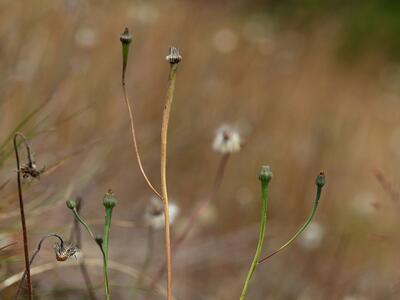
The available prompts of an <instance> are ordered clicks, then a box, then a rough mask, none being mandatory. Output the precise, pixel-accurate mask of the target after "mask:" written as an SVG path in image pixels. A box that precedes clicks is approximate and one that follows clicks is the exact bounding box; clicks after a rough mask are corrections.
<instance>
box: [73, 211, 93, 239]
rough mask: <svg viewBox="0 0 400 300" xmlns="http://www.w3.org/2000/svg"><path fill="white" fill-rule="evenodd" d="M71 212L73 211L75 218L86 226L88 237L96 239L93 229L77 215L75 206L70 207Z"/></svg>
mask: <svg viewBox="0 0 400 300" xmlns="http://www.w3.org/2000/svg"><path fill="white" fill-rule="evenodd" d="M72 212H73V213H74V216H75V218H76V219H77V220H78V221H79V223H81V224H82V225H83V227H85V228H86V230H87V232H88V233H89V235H90V237H91V238H92V239H93V240H96V238H95V236H94V233H93V231H92V230H91V229H90V227H89V225H88V224H87V223H86V222H85V220H83V219H82V217H81V216H80V215H79V212H78V211H77V210H76V208H74V209H72Z"/></svg>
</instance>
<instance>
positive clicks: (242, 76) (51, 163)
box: [0, 0, 400, 300]
mask: <svg viewBox="0 0 400 300" xmlns="http://www.w3.org/2000/svg"><path fill="white" fill-rule="evenodd" d="M125 26H128V27H129V29H130V31H131V33H132V35H133V42H132V44H131V53H130V56H129V63H128V70H127V88H128V94H129V97H130V101H131V103H132V105H133V107H134V110H135V118H136V129H137V133H138V143H139V147H140V152H141V155H142V160H143V164H144V167H145V169H146V171H147V173H148V175H149V177H150V179H151V180H152V182H153V183H154V185H155V186H156V187H157V188H159V186H160V185H159V183H160V180H159V177H160V176H159V152H160V127H161V116H162V109H163V105H164V97H165V91H166V84H167V77H168V72H169V65H168V63H167V62H166V61H165V56H166V55H167V54H168V47H169V46H171V45H174V46H176V47H179V48H180V49H181V54H182V57H183V60H182V62H181V64H180V65H179V68H178V78H177V87H176V95H175V100H174V104H173V109H172V114H171V121H170V128H169V145H168V186H169V193H170V197H171V198H172V199H173V201H174V202H175V204H176V205H177V207H178V208H179V214H178V215H177V216H176V218H175V220H174V223H173V225H172V231H173V235H174V236H175V237H176V236H179V234H180V233H181V232H182V231H183V230H184V228H185V226H186V224H187V222H188V221H189V219H190V216H191V214H192V213H193V211H194V210H195V209H196V207H197V206H198V205H199V204H200V203H204V199H207V197H208V196H207V195H209V193H210V191H211V190H212V186H213V180H214V177H215V176H216V175H215V174H216V172H217V170H218V165H219V163H220V161H221V157H222V155H221V154H220V153H218V152H216V151H214V150H213V147H212V144H213V140H214V137H215V134H216V130H217V129H218V128H219V127H220V126H222V125H224V124H228V125H230V126H232V127H233V128H234V129H235V130H237V131H238V132H239V134H240V135H241V138H242V140H243V141H244V144H243V147H242V149H241V151H239V152H237V153H234V154H232V155H230V157H229V160H228V161H227V164H226V167H225V173H224V176H223V178H221V179H222V183H221V186H220V188H219V189H218V191H217V192H216V194H215V197H213V199H212V200H211V202H210V204H209V205H208V206H207V207H206V208H205V209H204V210H203V211H202V213H201V214H200V215H199V218H198V220H197V222H195V225H193V228H192V230H191V231H190V235H189V236H188V238H187V239H186V240H185V241H184V242H183V243H182V244H181V246H180V247H179V251H176V253H175V255H174V263H173V270H174V295H175V296H176V298H177V299H190V300H197V299H198V300H203V299H221V300H224V299H229V300H230V299H238V298H239V295H240V291H241V289H242V285H243V282H244V279H245V276H246V274H247V271H248V268H249V265H250V262H251V260H252V258H253V255H254V252H255V248H256V244H257V239H258V230H259V228H258V227H259V219H260V206H261V200H260V191H259V190H260V187H259V181H258V180H257V176H258V172H259V170H260V166H261V165H262V164H268V165H270V166H271V168H272V170H273V173H274V178H273V180H272V182H271V184H270V198H269V207H268V224H267V233H266V241H265V245H264V250H263V251H264V254H265V255H266V254H268V253H271V252H272V251H273V250H275V249H276V248H277V247H279V246H280V245H281V244H282V243H283V242H285V241H286V240H287V239H288V238H289V237H291V235H293V233H294V232H295V231H296V230H297V229H298V228H299V226H301V224H302V223H303V222H304V220H305V219H306V217H307V215H308V214H309V211H310V209H311V206H312V203H313V199H314V193H315V177H316V175H317V174H318V172H319V171H320V170H324V171H325V172H326V176H327V185H326V186H325V188H324V191H323V194H322V199H321V202H320V206H319V209H318V212H317V215H316V217H315V219H314V221H313V223H312V225H311V227H310V228H309V229H308V231H307V232H306V233H305V234H304V235H303V236H302V237H301V238H300V239H298V241H296V242H295V243H294V245H293V246H292V247H290V248H289V249H286V250H285V251H284V252H282V253H280V254H279V255H277V256H274V257H273V258H271V260H269V261H268V262H267V263H265V264H262V265H259V267H258V268H257V270H256V272H255V274H254V277H253V280H252V282H251V284H250V290H249V294H248V299H260V300H264V299H277V300H280V299H288V300H289V299H299V300H311V299H316V300H318V299H324V300H325V299H344V300H367V299H368V300H369V299H399V297H400V272H399V266H400V257H399V251H398V250H399V247H400V238H399V235H398V230H397V229H398V228H399V225H400V221H399V218H398V210H399V204H400V202H399V201H400V200H399V194H398V191H400V190H399V188H398V184H397V182H398V180H399V179H400V171H399V168H398V166H400V123H399V119H400V64H399V62H400V60H399V59H400V55H399V54H400V39H399V34H400V2H395V1H390V0H384V1H382V0H371V1H341V0H329V1H326V0H325V1H322V0H321V1H319V0H299V1H293V0H280V1H275V0H270V1H244V0H242V1H240V0H236V1H175V0H172V1H144V0H143V1H78V0H42V1H28V2H27V1H22V0H1V1H0V112H1V113H0V126H1V130H0V166H1V172H0V199H1V200H0V247H2V246H5V245H8V244H9V243H13V242H17V243H16V244H14V245H12V246H10V247H8V248H6V249H4V250H2V251H0V298H1V299H12V297H13V295H14V294H15V288H16V284H15V282H16V281H15V277H12V276H13V275H14V274H16V273H18V272H21V270H23V269H24V262H23V248H22V247H23V245H22V237H21V229H20V226H21V225H20V222H19V214H18V202H17V193H16V192H17V189H16V172H15V170H16V165H15V159H14V153H13V149H12V136H13V133H14V132H15V131H17V130H18V131H21V132H23V133H24V134H25V135H26V136H27V137H28V138H29V140H30V143H31V146H32V148H33V151H34V153H35V158H36V163H37V165H38V167H39V168H41V167H43V166H45V167H46V172H45V173H44V174H42V176H41V178H40V180H32V181H30V182H25V185H24V195H25V206H26V214H27V223H28V231H29V247H30V249H31V252H32V250H33V249H35V247H36V245H37V243H38V241H39V240H40V238H41V237H42V236H43V235H45V234H47V233H49V232H58V233H59V234H61V235H62V236H64V237H65V239H67V240H68V239H69V236H70V232H71V227H72V224H73V216H72V214H71V212H70V211H69V210H68V209H67V208H66V206H65V201H66V200H68V199H75V198H76V197H78V196H79V197H82V209H81V214H82V216H83V217H85V218H86V219H87V220H89V221H90V223H91V224H92V227H93V229H94V231H96V232H98V233H101V232H102V223H103V218H104V208H103V205H102V198H103V195H104V193H105V192H106V191H107V190H108V189H109V188H112V189H113V190H114V192H115V194H116V196H117V197H118V199H119V202H118V205H117V206H116V208H115V210H114V215H113V225H112V230H111V241H110V243H111V246H110V247H111V250H110V259H111V260H112V261H113V262H115V264H114V265H113V267H112V270H111V291H112V296H113V297H112V298H113V299H165V297H164V296H163V295H162V292H163V291H162V289H164V287H165V279H164V277H162V278H161V279H160V280H159V281H158V286H159V289H160V291H159V293H154V292H153V291H149V289H148V282H147V281H148V280H144V283H143V284H141V285H138V282H140V281H141V280H140V278H139V279H138V277H140V275H139V276H138V274H141V270H142V271H143V270H144V269H145V274H146V276H149V277H150V278H154V277H156V274H157V273H158V270H159V269H160V267H162V265H163V264H164V237H163V229H162V228H158V229H157V228H153V229H149V224H150V223H149V222H148V220H147V219H146V212H148V205H149V203H151V202H150V199H151V198H152V194H151V192H150V190H149V189H148V188H147V186H146V185H145V182H144V180H143V178H142V177H141V174H140V172H139V168H138V164H137V161H136V159H135V156H134V152H133V147H132V143H131V136H130V129H129V119H128V113H127V111H126V106H125V103H124V101H123V98H122V89H121V45H120V42H119V35H120V33H121V32H122V31H123V28H124V27H125ZM23 151H24V150H23V148H22V147H21V153H22V154H21V155H23V159H25V154H24V152H23ZM146 220H147V222H146ZM152 242H153V243H152ZM52 243H53V242H52V241H49V242H47V243H46V244H45V245H44V246H43V250H42V251H41V253H40V255H39V258H38V259H37V260H36V261H35V263H34V266H36V267H37V269H36V270H38V271H39V272H38V274H36V275H33V276H32V280H33V285H34V290H35V295H36V299H90V298H88V296H87V290H86V287H85V284H84V281H83V277H82V275H81V272H80V269H79V267H78V266H77V262H76V260H75V259H74V258H71V259H70V262H66V263H55V259H54V252H53V249H52ZM80 257H81V258H79V259H82V257H84V258H85V260H87V262H88V265H87V269H88V272H89V274H90V278H91V280H92V282H93V285H94V289H95V292H96V295H97V297H98V299H102V298H103V290H102V269H101V264H100V265H99V264H98V263H97V264H96V263H95V262H96V260H94V259H97V260H98V259H100V258H101V255H100V253H99V251H98V248H97V246H96V245H95V244H94V242H93V241H92V240H90V237H89V236H88V234H87V233H86V232H84V231H83V232H82V245H81V251H80ZM90 259H92V260H90ZM90 261H92V262H93V263H92V264H89V262H90ZM145 261H147V262H148V263H146V267H144V264H145ZM46 266H47V268H46ZM142 273H143V272H142ZM143 274H144V273H143ZM143 276H144V275H143ZM10 278H11V279H12V278H14V281H12V280H11V279H10ZM17 280H18V277H17Z"/></svg>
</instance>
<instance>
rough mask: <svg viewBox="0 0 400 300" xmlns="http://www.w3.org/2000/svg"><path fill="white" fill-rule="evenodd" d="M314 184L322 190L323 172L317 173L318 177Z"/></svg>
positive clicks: (323, 183) (323, 182)
mask: <svg viewBox="0 0 400 300" xmlns="http://www.w3.org/2000/svg"><path fill="white" fill-rule="evenodd" d="M315 184H316V185H317V187H319V188H322V187H323V186H324V185H325V174H324V172H322V171H321V172H319V175H318V176H317V178H316V179H315Z"/></svg>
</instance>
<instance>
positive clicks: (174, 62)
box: [161, 48, 180, 300]
mask: <svg viewBox="0 0 400 300" xmlns="http://www.w3.org/2000/svg"><path fill="white" fill-rule="evenodd" d="M167 60H169V62H170V66H171V68H170V72H169V79H168V88H167V95H166V101H165V106H164V111H163V119H162V125H161V195H162V200H163V205H164V222H165V224H164V225H165V257H166V263H167V299H168V300H171V299H172V258H171V234H170V226H169V207H168V190H167V138H168V123H169V116H170V112H171V106H172V100H173V98H174V92H175V81H176V70H177V67H178V63H179V61H180V55H179V51H178V50H177V49H176V48H171V49H170V55H169V56H167Z"/></svg>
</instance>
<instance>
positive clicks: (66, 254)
mask: <svg viewBox="0 0 400 300" xmlns="http://www.w3.org/2000/svg"><path fill="white" fill-rule="evenodd" d="M54 252H55V254H56V259H57V260H58V261H66V260H67V259H68V258H70V257H71V256H74V257H75V258H76V256H75V255H76V254H78V252H79V250H78V248H77V247H75V246H74V245H72V244H70V245H65V244H64V243H55V244H54Z"/></svg>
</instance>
